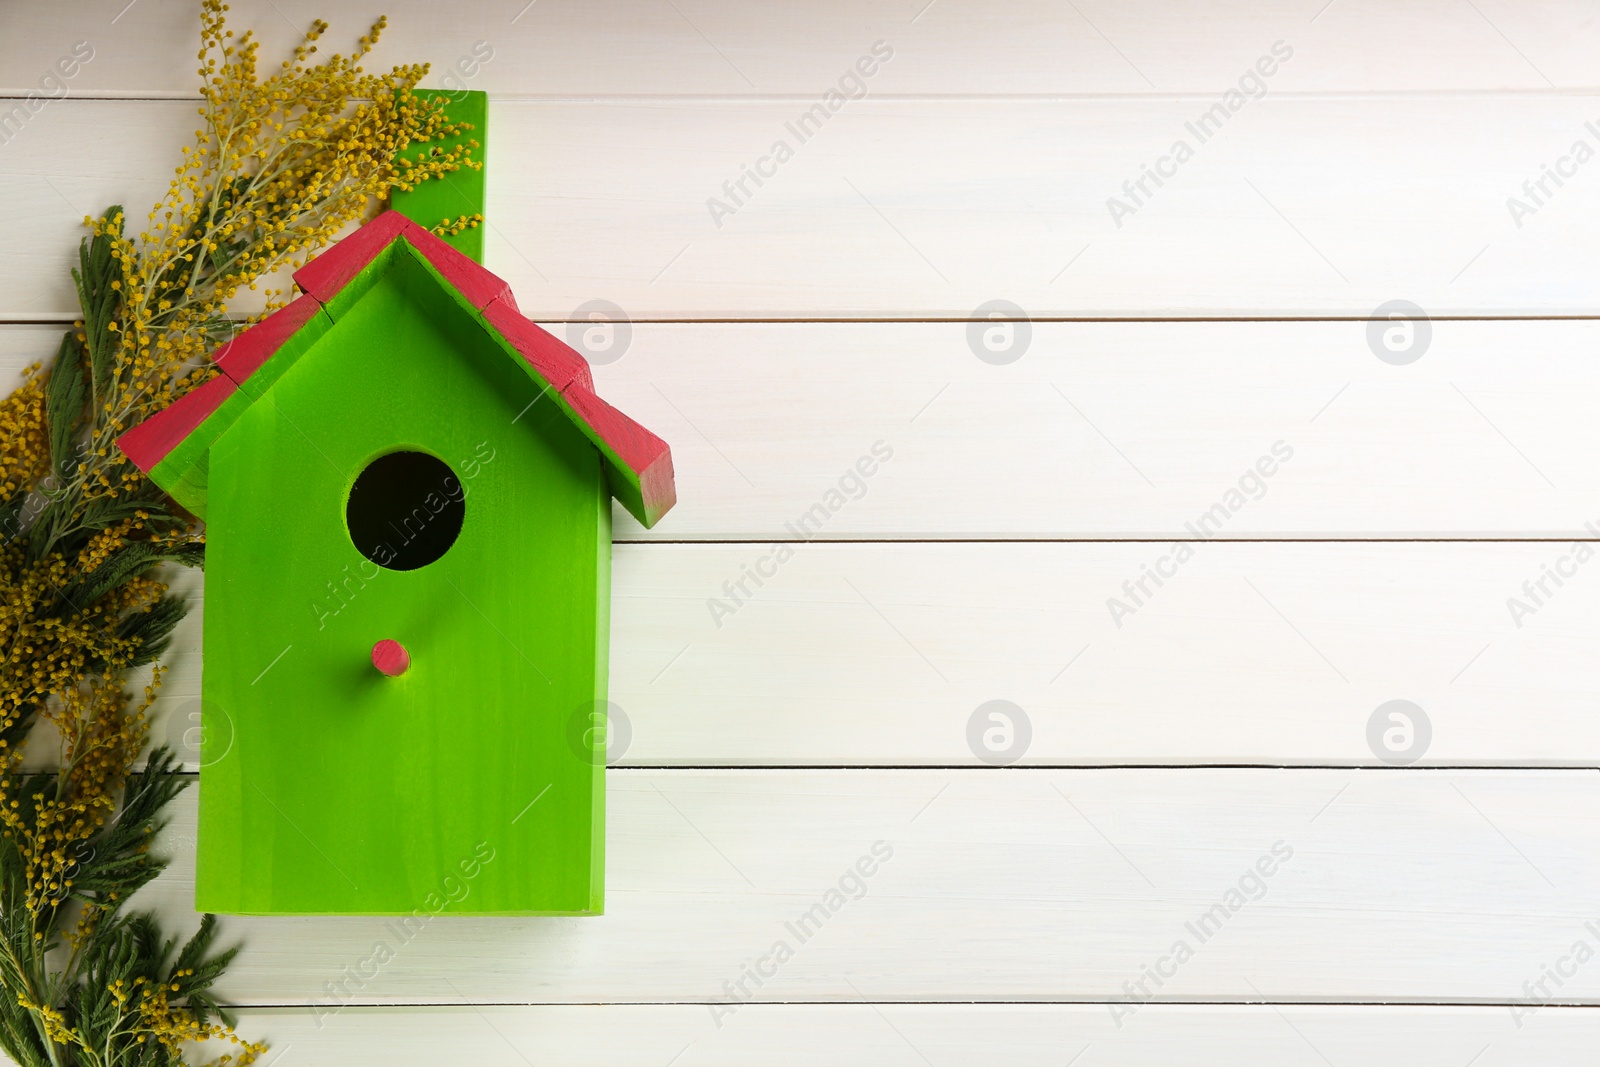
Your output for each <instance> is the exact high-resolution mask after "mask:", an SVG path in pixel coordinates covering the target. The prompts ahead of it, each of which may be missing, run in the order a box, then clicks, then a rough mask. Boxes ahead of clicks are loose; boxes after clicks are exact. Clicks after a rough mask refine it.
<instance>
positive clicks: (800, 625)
mask: <svg viewBox="0 0 1600 1067" xmlns="http://www.w3.org/2000/svg"><path fill="white" fill-rule="evenodd" d="M1164 547H1165V546H1161V545H1150V544H1126V545H1115V544H1012V545H989V544H978V545H973V544H966V545H811V546H802V547H801V549H800V551H798V552H797V553H796V554H795V556H794V558H793V559H791V560H789V561H787V562H785V563H784V564H782V566H781V569H779V571H778V573H777V575H776V576H775V577H774V578H772V579H770V580H768V582H767V584H766V585H765V586H764V587H763V588H761V589H759V590H756V591H755V595H754V596H753V597H752V598H751V599H750V600H749V601H748V602H746V603H744V604H740V605H736V607H737V611H736V612H734V613H733V614H729V615H722V616H720V619H719V620H718V621H720V622H721V626H720V627H719V626H718V625H717V621H713V618H712V615H711V612H710V610H709V609H708V607H707V601H708V599H710V598H712V597H718V598H722V597H724V596H725V593H724V591H723V588H722V586H723V583H724V582H726V581H732V580H737V579H738V578H739V577H740V575H741V574H742V573H743V572H744V571H745V570H746V569H747V568H753V567H754V565H755V564H756V563H757V562H758V561H759V560H760V558H761V557H762V556H763V555H764V554H766V553H767V551H768V550H766V549H763V548H761V547H760V546H745V545H707V546H688V545H619V546H617V548H616V552H615V574H614V582H615V595H614V603H613V609H612V635H611V640H612V645H613V655H612V671H611V679H610V698H611V700H612V701H613V702H614V703H615V705H616V708H617V709H620V715H621V716H622V717H624V718H625V719H626V727H625V729H626V733H625V735H621V734H619V735H618V737H617V738H615V739H614V741H615V742H616V743H617V744H620V745H621V747H620V748H613V751H612V753H611V758H612V762H614V763H615V762H620V763H622V764H625V765H627V764H632V765H644V766H652V765H707V764H723V765H729V766H740V765H757V766H768V765H813V766H816V765H822V766H832V765H840V764H846V765H890V766H893V765H901V766H916V765H925V766H946V765H956V766H977V765H979V760H978V758H977V756H976V755H975V754H974V750H973V749H972V748H971V747H970V741H969V739H968V733H967V730H968V722H969V720H970V719H971V718H972V716H973V714H974V712H975V711H976V709H977V708H978V706H979V705H981V704H983V703H985V702H987V701H990V700H997V699H1003V700H1009V701H1012V702H1014V703H1015V704H1016V705H1017V706H1018V707H1020V708H1021V709H1022V713H1023V714H1024V715H1026V716H1027V718H1028V720H1029V723H1030V725H1031V740H1030V742H1029V743H1028V746H1027V747H1026V749H1025V750H1024V751H1022V752H1021V753H1019V755H1018V759H1019V761H1020V762H1021V763H1022V764H1023V765H1030V764H1032V765H1039V764H1045V765H1063V764H1064V765H1089V766H1099V765H1106V764H1130V763H1132V764H1195V763H1214V764H1228V763H1265V764H1287V765H1297V764H1353V765H1366V766H1378V765H1380V760H1379V758H1378V756H1377V755H1376V754H1375V753H1374V751H1373V750H1372V748H1371V747H1370V743H1369V740H1368V736H1367V725H1368V720H1369V719H1370V718H1371V717H1372V715H1373V713H1374V712H1375V710H1376V709H1377V707H1378V706H1379V705H1380V704H1382V703H1384V702H1386V701H1389V700H1395V699H1406V700H1411V701H1413V702H1415V703H1416V704H1418V705H1419V706H1420V707H1421V708H1422V709H1423V712H1424V714H1425V715H1426V716H1427V717H1428V719H1429V721H1430V723H1431V727H1432V737H1431V741H1430V742H1429V745H1428V747H1427V749H1426V750H1425V751H1424V752H1423V753H1422V755H1421V759H1420V765H1421V766H1423V767H1429V766H1438V765H1441V764H1442V765H1462V764H1474V765H1499V766H1506V765H1512V766H1518V765H1552V766H1574V765H1577V766H1584V765H1587V766H1593V765H1594V764H1596V763H1600V723H1597V720H1596V717H1595V715H1594V712H1593V708H1594V706H1595V703H1596V701H1597V700H1600V681H1597V679H1596V678H1595V674H1594V670H1593V649H1594V647H1595V645H1596V642H1597V641H1600V585H1597V584H1596V582H1597V581H1600V578H1597V574H1600V572H1597V574H1590V573H1589V571H1588V570H1583V571H1580V572H1579V577H1577V578H1575V579H1572V580H1571V582H1570V583H1569V584H1568V585H1567V586H1565V587H1564V588H1562V589H1560V590H1554V594H1555V595H1553V596H1552V597H1551V598H1550V599H1548V600H1547V601H1546V602H1545V605H1544V606H1542V607H1540V608H1539V609H1537V611H1536V612H1535V613H1533V614H1531V615H1525V616H1522V617H1521V619H1520V621H1521V622H1522V625H1521V626H1520V627H1519V626H1518V625H1517V624H1516V622H1515V621H1513V618H1512V615H1511V613H1510V610H1509V609H1508V608H1507V606H1506V602H1507V600H1508V598H1510V597H1512V596H1518V597H1519V598H1520V597H1522V596H1523V595H1524V594H1522V592H1521V586H1522V583H1523V582H1524V581H1527V580H1537V579H1538V578H1540V577H1541V576H1542V575H1543V574H1544V573H1545V570H1544V568H1545V567H1547V566H1549V565H1551V564H1552V563H1554V562H1556V561H1557V560H1559V559H1560V558H1561V557H1562V556H1563V555H1566V554H1567V553H1568V552H1569V551H1570V549H1569V546H1562V545H1548V544H1464V545H1441V544H1378V545H1359V544H1356V545H1352V544H1311V545H1290V544H1217V545H1210V546H1205V549H1204V552H1203V554H1197V556H1196V557H1195V559H1193V560H1192V561H1190V562H1189V563H1187V564H1185V565H1184V566H1183V568H1182V570H1181V571H1180V573H1179V576H1178V577H1177V578H1175V579H1173V580H1171V581H1170V582H1169V583H1168V584H1167V585H1166V586H1165V587H1163V588H1162V589H1160V590H1159V591H1157V594H1156V596H1155V597H1153V598H1152V599H1151V600H1149V601H1148V602H1147V605H1146V606H1145V607H1142V608H1140V609H1139V610H1138V611H1137V612H1135V613H1134V614H1133V615H1131V616H1128V617H1125V618H1124V619H1123V625H1122V626H1121V627H1118V626H1117V625H1116V623H1115V622H1114V621H1113V620H1112V617H1111V614H1110V611H1109V610H1108V608H1107V607H1106V600H1107V599H1108V598H1109V597H1112V596H1121V595H1122V593H1121V585H1122V583H1123V582H1124V581H1126V580H1130V579H1136V578H1138V577H1139V575H1140V574H1141V572H1142V568H1143V566H1145V565H1148V564H1152V563H1153V562H1155V561H1156V559H1157V558H1158V557H1159V555H1160V553H1161V552H1162V551H1163V549H1164ZM930 576H936V577H937V581H930ZM178 582H179V584H178V585H177V588H178V589H180V590H183V591H188V592H190V593H191V594H192V595H194V596H195V610H194V612H193V613H192V614H191V616H190V617H189V618H188V619H186V620H185V621H184V623H183V624H182V626H181V628H180V630H179V632H178V635H177V637H176V639H175V642H174V648H173V651H172V653H171V656H170V659H171V662H172V665H173V667H172V672H171V674H170V675H169V676H168V678H167V680H166V683H165V689H164V691H163V696H162V698H161V701H160V704H159V706H158V713H157V727H156V732H157V736H158V737H160V738H161V739H163V740H165V741H167V742H168V743H169V744H171V745H173V746H174V747H175V748H177V749H178V750H179V753H180V755H182V756H183V757H184V758H185V760H186V762H187V765H188V766H190V767H191V768H192V767H194V766H196V765H197V763H198V760H199V758H200V748H199V739H200V735H199V732H198V727H199V725H200V723H199V720H198V719H197V718H194V716H196V715H198V713H199V710H200V704H199V696H200V653H201V643H200V624H199V622H200V612H201V610H202V605H201V604H200V602H199V597H198V584H199V583H198V581H197V576H194V575H179V576H178ZM1547 587H1548V588H1552V589H1553V587H1552V586H1548V585H1547ZM614 713H616V712H615V710H614Z"/></svg>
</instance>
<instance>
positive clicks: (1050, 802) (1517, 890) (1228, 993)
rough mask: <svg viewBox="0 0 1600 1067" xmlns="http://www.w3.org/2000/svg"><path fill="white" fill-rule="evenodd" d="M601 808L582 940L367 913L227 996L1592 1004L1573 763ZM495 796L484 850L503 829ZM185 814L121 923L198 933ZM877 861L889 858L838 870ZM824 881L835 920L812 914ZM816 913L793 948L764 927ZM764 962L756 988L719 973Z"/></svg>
mask: <svg viewBox="0 0 1600 1067" xmlns="http://www.w3.org/2000/svg"><path fill="white" fill-rule="evenodd" d="M753 713H754V714H758V713H759V709H755V710H753ZM609 786H610V789H609V799H608V818H607V830H608V842H607V855H606V859H607V879H608V888H607V914H606V915H604V916H603V917H598V918H591V919H516V918H488V919H476V918H470V917H467V916H460V917H452V916H450V915H449V914H448V909H446V910H445V912H443V913H440V914H437V915H434V914H431V913H429V912H426V911H425V912H424V914H425V915H429V916H430V917H429V918H427V919H426V921H422V922H419V923H417V924H416V926H415V928H414V929H413V930H412V932H409V933H407V934H405V935H404V936H399V935H397V934H396V933H395V932H394V927H393V922H394V921H393V920H385V919H382V918H314V917H313V918H292V919H285V918H230V919H228V920H227V922H226V923H225V924H224V928H223V932H224V935H225V936H227V937H233V938H240V939H242V940H243V942H244V944H245V948H244V951H243V953H242V954H241V955H240V956H239V958H238V961H237V964H236V966H235V967H234V968H233V969H232V971H231V972H230V976H229V977H228V979H227V981H226V985H225V987H224V988H223V989H222V990H221V992H222V993H223V994H224V995H225V996H226V997H227V998H228V999H229V1000H230V1001H231V1002H235V1003H241V1004H246V1005H250V1004H257V1005H262V1004H265V1005H277V1006H288V1005H302V1006H307V1005H311V1004H320V1005H321V1006H322V1007H323V1008H324V1009H327V1010H329V1011H332V1010H333V1009H335V1008H337V1007H339V1006H340V1005H341V1004H343V1003H345V1002H347V1001H349V1002H361V1003H389V1004H416V1003H445V1004H449V1003H500V1004H517V1003H523V1004H526V1003H596V1002H646V1003H658V1002H680V1001H688V1002H695V1003H701V1004H704V1003H709V1002H713V1001H714V1000H716V998H719V997H722V998H727V997H729V995H730V994H729V992H728V990H729V989H732V988H736V985H735V983H737V982H739V981H740V980H741V979H742V980H743V981H744V983H745V990H746V991H747V992H748V993H749V994H750V995H751V996H752V997H753V998H754V999H756V1000H759V1001H765V1002H778V1001H784V1002H787V1001H806V1002H816V1001H850V1000H861V999H865V1000H870V1001H896V1000H948V1001H1017V1000H1036V1001H1062V1000H1084V999H1087V1000H1097V1001H1105V1000H1110V999H1113V998H1116V997H1118V996H1126V995H1127V994H1126V993H1125V992H1124V985H1123V983H1124V982H1133V983H1137V982H1139V981H1140V980H1141V976H1142V973H1143V968H1145V967H1160V968H1162V969H1163V970H1165V971H1166V972H1167V973H1166V977H1165V978H1164V980H1163V984H1162V986H1161V987H1160V988H1156V987H1155V986H1154V985H1153V984H1151V981H1150V980H1149V979H1145V982H1146V988H1147V989H1148V990H1150V991H1151V992H1152V993H1153V994H1154V995H1157V996H1158V997H1159V998H1160V999H1163V1000H1168V1001H1197V1000H1198V1001H1216V1000H1226V1001H1241V1002H1242V1001H1247V1000H1256V1001H1259V1000H1262V999H1266V1000H1270V1001H1275V1002H1283V1001H1293V1000H1306V999H1322V1000H1331V1001H1336V1002H1352V1001H1354V1002H1365V1001H1382V1002H1395V1001H1408V1000H1420V1001H1429V1002H1432V1001H1445V1002H1461V1001H1478V1002H1486V1003H1491V1004H1506V1003H1509V1002H1511V1001H1512V1000H1513V999H1514V998H1518V997H1523V996H1526V995H1527V994H1526V993H1524V992H1523V983H1524V982H1525V981H1538V980H1540V978H1541V977H1542V974H1541V968H1542V967H1545V966H1558V967H1561V968H1562V969H1563V970H1567V971H1568V972H1569V976H1567V977H1566V978H1565V979H1564V984H1563V986H1562V987H1561V988H1560V989H1559V990H1555V989H1554V987H1551V990H1552V993H1551V995H1552V996H1555V995H1556V994H1559V997H1560V999H1562V1000H1567V1001H1575V1002H1582V1003H1588V1004H1594V1003H1600V970H1597V969H1596V968H1595V967H1594V965H1593V963H1592V962H1591V963H1590V964H1589V965H1588V966H1578V967H1576V968H1573V967H1572V966H1571V964H1572V962H1573V961H1572V960H1570V959H1568V960H1567V961H1566V962H1565V963H1563V962H1562V957H1563V956H1566V955H1567V954H1568V953H1570V952H1572V951H1573V948H1572V946H1574V944H1575V943H1576V942H1577V941H1579V940H1580V939H1582V940H1584V941H1586V942H1588V943H1589V946H1590V952H1591V954H1592V952H1593V948H1594V942H1595V941H1596V940H1597V939H1600V938H1597V935H1596V933H1595V932H1594V930H1591V929H1590V928H1588V927H1586V926H1585V923H1586V922H1590V921H1592V920H1595V919H1596V918H1597V916H1596V914H1595V910H1594V895H1593V892H1592V887H1593V886H1594V884H1595V880H1596V878H1597V877H1600V854H1597V853H1596V849H1595V844H1594V843H1595V840H1596V835H1597V833H1600V782H1597V780H1596V777H1595V775H1594V772H1593V771H1592V770H1591V771H1587V772H1579V771H1518V772H1503V771H1479V772H1462V771H1437V772H1427V773H1420V772H1414V771H1399V772H1385V771H1378V772H1374V771H1366V772H1362V771H1350V770H1302V771H1292V772H1286V771H1279V770H1257V771H1248V770H1209V771H1183V770H1166V771H1078V772H1070V771H1014V770H1013V771H948V770H922V771H883V770H878V771H865V772H859V771H858V772H848V771H678V772H666V771H613V772H611V774H610V781H609ZM507 803H508V807H507V812H506V819H507V825H506V826H503V827H501V826H486V827H484V829H483V837H484V840H485V841H487V842H489V843H490V845H491V847H492V842H493V840H495V839H497V838H501V839H503V835H505V834H507V833H513V832H515V831H514V830H513V829H512V828H511V826H510V824H509V820H510V819H511V818H512V817H513V816H514V814H515V812H516V809H517V807H519V806H522V805H521V804H519V803H517V802H516V798H509V797H508V800H507ZM193 812H194V793H193V791H192V790H190V791H186V792H185V794H184V795H183V798H182V799H181V800H180V801H178V802H177V803H176V804H175V818H174V820H173V822H172V824H171V827H170V830H169V831H168V835H167V838H166V848H167V849H168V850H169V851H170V853H171V854H172V855H174V857H175V859H174V861H173V865H172V867H171V868H170V870H169V872H168V874H167V875H166V876H164V877H163V878H162V879H160V880H159V881H158V882H156V883H154V884H153V885H152V886H150V887H148V888H147V889H146V890H143V891H141V892H142V896H141V897H140V899H139V902H138V903H141V904H148V905H149V906H152V907H154V908H156V909H157V910H158V911H159V913H160V914H161V915H163V916H164V917H165V918H166V919H167V920H169V921H171V922H173V923H179V922H189V923H192V922H193V911H192V907H193V905H192V898H191V896H190V894H191V892H192V876H193V867H192V862H193V854H192V847H193V835H194V822H193V818H194V816H193ZM878 842H883V843H884V844H881V845H878V849H879V855H880V856H885V855H886V858H884V859H882V860H881V862H878V863H877V864H876V865H875V866H874V865H873V864H866V865H864V867H863V870H864V871H865V872H866V874H865V876H864V877H863V876H862V875H859V874H856V873H854V872H855V869H856V867H855V865H856V864H857V863H858V861H860V859H861V857H863V856H864V855H868V854H869V853H870V851H871V849H872V848H873V847H874V845H875V843H878ZM1275 845H1276V846H1277V847H1278V850H1279V852H1278V854H1279V856H1280V857H1284V858H1282V859H1281V862H1279V863H1277V865H1276V866H1274V865H1273V864H1272V863H1270V862H1265V861H1263V860H1262V857H1263V856H1267V855H1269V854H1270V852H1271V850H1272V848H1273V847H1274V846H1275ZM319 847H320V848H321V849H322V850H323V851H324V852H326V854H327V855H328V857H329V858H330V862H333V861H334V859H335V858H336V857H337V856H338V854H339V844H338V842H337V841H336V840H328V841H325V842H323V843H322V844H321V845H320V846H319ZM464 847H465V848H468V849H470V848H471V847H472V843H470V842H469V843H466V844H465V845H464ZM1290 852H1292V855H1291V854H1289V853H1290ZM490 862H492V860H491V861H490ZM1258 864H1262V867H1261V868H1260V869H1261V870H1271V872H1272V873H1271V874H1270V875H1268V876H1266V877H1262V876H1261V875H1260V874H1258V873H1255V872H1256V871H1257V865H1258ZM448 873H450V872H446V871H441V872H440V876H441V878H443V877H444V876H445V875H446V874H448ZM841 880H843V887H842V890H843V892H842V893H841V897H848V898H853V899H840V898H837V897H829V893H830V890H838V889H839V888H840V884H841ZM453 891H454V892H456V893H457V894H458V895H459V893H460V892H461V891H462V888H461V886H457V887H456V888H455V889H454V890H453ZM465 891H466V892H469V893H470V891H471V889H470V884H467V885H466V888H465ZM1230 891H1232V892H1233V893H1235V894H1237V896H1236V897H1235V898H1233V904H1234V906H1235V907H1236V909H1237V910H1233V911H1229V905H1228V901H1229V899H1230V898H1229V893H1230ZM1246 897H1248V898H1250V899H1246ZM825 901H826V902H827V903H823V902H825ZM813 904H818V905H819V907H820V912H821V914H820V916H818V917H817V918H815V919H814V920H813V922H814V923H815V924H816V925H808V926H804V927H801V926H796V929H795V930H791V929H790V928H789V926H786V925H785V924H786V923H789V924H795V923H797V920H798V919H799V918H800V916H801V915H802V913H806V912H807V911H808V910H809V909H810V908H811V907H812V905H813ZM1213 905H1216V906H1218V907H1219V908H1220V909H1221V913H1220V917H1219V916H1218V913H1212V914H1213V916H1214V917H1213V919H1212V920H1211V922H1210V923H1209V924H1208V925H1207V926H1205V927H1199V926H1197V927H1196V929H1194V930H1191V929H1190V928H1189V926H1188V925H1187V924H1195V923H1198V922H1199V921H1200V919H1201V917H1202V916H1203V915H1205V914H1207V913H1211V909H1212V907H1213ZM421 906H422V901H421V900H419V907H421ZM813 914H814V915H817V913H813ZM779 941H784V942H786V943H787V944H788V955H787V958H785V959H784V960H783V961H782V962H781V963H779V962H778V960H777V958H776V957H777V955H781V954H782V951H781V950H779V949H778V948H777V947H776V946H777V944H778V942H779ZM1179 941H1183V942H1185V943H1186V944H1187V945H1188V948H1189V952H1190V953H1191V954H1190V955H1189V956H1188V958H1186V959H1185V960H1184V961H1182V962H1181V963H1178V962H1177V961H1176V959H1175V958H1168V957H1169V956H1170V954H1171V953H1173V952H1174V951H1175V946H1176V944H1177V942H1179ZM1163 960H1165V962H1163ZM1175 964H1176V965H1175ZM757 965H759V966H760V967H761V969H763V970H764V971H766V972H767V973H766V976H764V977H763V979H762V980H761V983H760V985H759V986H757V985H756V984H755V982H754V981H753V980H751V979H749V978H743V977H742V976H743V973H744V970H745V969H746V968H749V967H755V966H757ZM341 982H342V983H344V985H343V987H342V989H341V986H340V985H339V983H341ZM724 982H727V983H729V985H728V986H727V987H725V986H724ZM729 1003H730V1004H731V1003H733V1002H731V1001H730V1002H729ZM1128 1003H1130V1004H1132V1002H1131V1001H1130V1002H1128ZM706 1010H707V1013H708V1015H709V1009H706ZM1108 1014H1109V1010H1108ZM1535 1018H1536V1019H1537V1016H1536V1017H1535ZM726 1021H728V1022H730V1023H737V1022H738V1013H735V1015H734V1018H733V1019H731V1020H726ZM1138 1021H1139V1019H1138V1014H1137V1012H1136V1013H1135V1014H1134V1017H1133V1018H1131V1019H1125V1020H1124V1022H1125V1023H1126V1024H1128V1025H1130V1026H1131V1025H1134V1024H1137V1023H1138Z"/></svg>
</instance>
